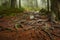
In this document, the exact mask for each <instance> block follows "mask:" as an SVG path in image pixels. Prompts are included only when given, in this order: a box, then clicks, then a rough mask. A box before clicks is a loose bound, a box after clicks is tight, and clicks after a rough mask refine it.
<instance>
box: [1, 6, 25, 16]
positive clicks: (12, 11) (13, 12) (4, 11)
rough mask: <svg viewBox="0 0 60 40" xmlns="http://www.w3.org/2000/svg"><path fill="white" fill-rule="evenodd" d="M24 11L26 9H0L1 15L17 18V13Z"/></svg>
mask: <svg viewBox="0 0 60 40" xmlns="http://www.w3.org/2000/svg"><path fill="white" fill-rule="evenodd" d="M23 11H24V8H3V7H0V15H4V16H15V15H16V14H17V13H21V12H23Z"/></svg>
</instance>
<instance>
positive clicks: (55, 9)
mask: <svg viewBox="0 0 60 40" xmlns="http://www.w3.org/2000/svg"><path fill="white" fill-rule="evenodd" d="M51 10H52V11H53V12H54V13H55V14H56V17H57V20H59V16H60V15H59V7H58V1H57V0H51Z"/></svg>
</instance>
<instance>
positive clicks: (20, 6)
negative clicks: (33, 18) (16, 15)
mask: <svg viewBox="0 0 60 40" xmlns="http://www.w3.org/2000/svg"><path fill="white" fill-rule="evenodd" d="M19 8H21V0H19Z"/></svg>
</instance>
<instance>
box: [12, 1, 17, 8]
mask: <svg viewBox="0 0 60 40" xmlns="http://www.w3.org/2000/svg"><path fill="white" fill-rule="evenodd" d="M15 5H16V0H11V7H12V8H15Z"/></svg>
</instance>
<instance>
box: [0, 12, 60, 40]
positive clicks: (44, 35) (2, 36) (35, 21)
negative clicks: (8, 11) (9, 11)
mask: <svg viewBox="0 0 60 40" xmlns="http://www.w3.org/2000/svg"><path fill="white" fill-rule="evenodd" d="M48 19H49V18H48V17H47V16H44V15H42V16H41V15H40V14H38V13H37V14H36V13H33V14H31V13H24V14H17V16H10V17H9V16H5V17H3V18H1V19H0V40H60V24H59V22H57V23H54V22H49V21H48Z"/></svg>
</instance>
